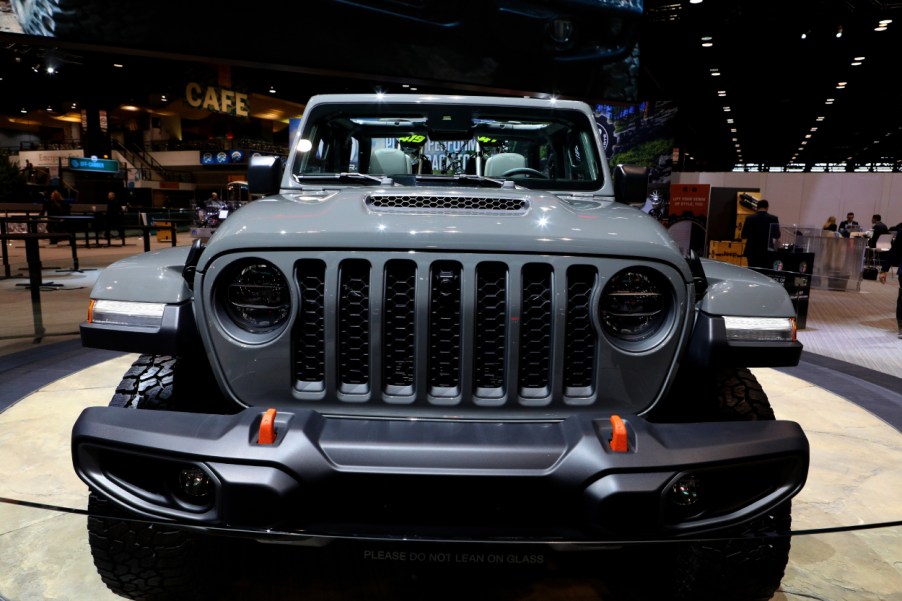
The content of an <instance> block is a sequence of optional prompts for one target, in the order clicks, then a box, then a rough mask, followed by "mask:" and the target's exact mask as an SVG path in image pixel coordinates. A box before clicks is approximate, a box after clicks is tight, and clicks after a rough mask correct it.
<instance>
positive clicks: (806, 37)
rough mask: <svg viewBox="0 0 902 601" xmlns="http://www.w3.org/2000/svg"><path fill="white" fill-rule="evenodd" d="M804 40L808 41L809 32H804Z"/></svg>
mask: <svg viewBox="0 0 902 601" xmlns="http://www.w3.org/2000/svg"><path fill="white" fill-rule="evenodd" d="M802 39H803V40H806V39H808V32H807V31H805V32H802Z"/></svg>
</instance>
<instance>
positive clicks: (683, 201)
mask: <svg viewBox="0 0 902 601" xmlns="http://www.w3.org/2000/svg"><path fill="white" fill-rule="evenodd" d="M710 193H711V185H710V184H673V185H671V186H670V207H669V213H670V214H669V216H668V218H667V222H666V225H667V228H668V230H669V231H670V236H671V237H672V238H673V239H674V240H675V241H676V243H677V245H679V247H680V249H681V250H682V251H683V254H688V253H689V251H690V250H694V251H695V252H696V254H698V255H699V256H702V255H704V253H705V246H706V245H707V241H706V237H707V229H708V197H709V195H710Z"/></svg>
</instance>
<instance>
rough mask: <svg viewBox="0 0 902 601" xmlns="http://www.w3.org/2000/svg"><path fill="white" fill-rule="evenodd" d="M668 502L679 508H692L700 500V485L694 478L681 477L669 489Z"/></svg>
mask: <svg viewBox="0 0 902 601" xmlns="http://www.w3.org/2000/svg"><path fill="white" fill-rule="evenodd" d="M670 492H671V493H672V494H671V495H670V500H671V502H672V503H673V504H674V505H679V506H680V507H692V506H694V505H696V504H697V503H698V502H699V501H700V500H701V495H702V485H701V482H700V481H699V480H698V478H696V477H695V476H683V477H682V478H680V479H679V480H677V481H676V484H674V485H673V486H672V487H671V488H670Z"/></svg>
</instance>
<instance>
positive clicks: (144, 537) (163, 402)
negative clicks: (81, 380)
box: [88, 355, 221, 601]
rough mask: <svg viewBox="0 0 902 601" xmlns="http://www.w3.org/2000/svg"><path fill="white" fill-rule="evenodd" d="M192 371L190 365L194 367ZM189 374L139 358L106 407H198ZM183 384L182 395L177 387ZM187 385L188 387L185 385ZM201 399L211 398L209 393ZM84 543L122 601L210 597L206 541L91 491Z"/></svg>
mask: <svg viewBox="0 0 902 601" xmlns="http://www.w3.org/2000/svg"><path fill="white" fill-rule="evenodd" d="M195 368H196V366H195ZM194 376H195V378H192V374H190V373H186V374H184V375H183V374H182V373H180V366H179V360H177V359H176V358H175V357H169V356H164V355H141V356H140V357H139V358H138V359H137V360H136V361H135V362H134V363H133V364H132V367H131V368H130V369H129V370H128V371H127V372H126V373H125V375H124V376H123V378H122V381H121V382H120V383H119V386H118V387H117V388H116V393H115V395H114V396H113V398H112V400H111V401H110V407H121V408H124V409H143V410H163V409H169V410H189V409H192V408H195V407H197V406H199V405H200V404H202V403H199V402H197V401H196V394H192V393H190V392H189V393H187V394H186V393H185V391H191V390H192V389H193V388H196V387H197V385H196V381H197V379H200V380H204V379H206V378H204V377H203V376H201V377H200V378H198V377H197V374H194ZM181 380H185V386H184V388H185V391H183V390H182V386H181V384H179V393H178V394H176V393H175V387H174V383H175V382H176V381H181ZM191 380H193V381H194V382H195V385H194V386H192V385H191V384H190V383H189V381H191ZM207 394H208V395H210V394H212V395H213V396H214V397H215V396H217V395H216V393H211V392H210V391H209V389H208V390H207ZM88 544H89V546H90V548H91V555H92V557H93V559H94V565H95V567H96V568H97V572H98V573H99V574H100V577H101V579H102V580H103V582H104V584H106V585H107V587H108V588H109V589H110V590H111V591H113V592H114V593H116V594H117V595H120V596H122V597H125V598H127V599H135V600H140V601H163V600H174V599H191V600H193V601H195V600H201V599H208V598H214V597H213V595H214V593H215V592H216V591H217V588H216V586H215V582H213V580H214V579H213V578H212V574H214V573H215V572H214V570H215V569H216V567H217V566H216V563H215V562H213V560H212V557H213V553H214V550H216V549H218V550H220V551H221V546H220V545H221V541H219V543H218V544H217V545H215V546H214V545H212V544H211V543H210V541H209V539H208V537H205V536H203V535H202V534H199V533H197V532H194V531H191V530H187V529H182V528H177V527H173V526H170V525H168V524H160V523H152V522H150V521H146V520H143V519H139V518H136V517H134V516H130V515H129V514H128V513H126V512H125V511H123V510H122V509H120V508H118V507H117V506H116V505H115V504H114V503H112V502H111V501H109V500H108V499H106V498H105V497H103V496H101V495H100V494H98V493H96V492H94V491H91V493H90V496H89V498H88Z"/></svg>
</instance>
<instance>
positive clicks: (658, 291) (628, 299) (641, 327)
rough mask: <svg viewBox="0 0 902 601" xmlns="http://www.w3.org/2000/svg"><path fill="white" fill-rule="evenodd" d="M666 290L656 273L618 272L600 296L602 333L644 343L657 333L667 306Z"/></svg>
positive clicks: (667, 288) (668, 303)
mask: <svg viewBox="0 0 902 601" xmlns="http://www.w3.org/2000/svg"><path fill="white" fill-rule="evenodd" d="M670 298H671V295H670V292H669V287H668V286H667V284H666V282H664V281H663V278H662V277H660V276H658V275H657V274H654V273H651V272H646V271H640V270H626V271H621V272H620V273H618V274H617V275H615V276H614V277H612V278H611V279H610V281H608V283H607V284H606V285H605V287H604V290H603V291H602V293H601V300H600V302H599V310H598V313H599V318H600V320H601V324H602V327H603V328H604V331H605V332H606V333H607V334H608V335H609V336H612V337H614V338H618V339H620V340H623V341H626V342H638V341H641V340H645V339H647V338H649V337H651V336H652V335H654V334H655V333H656V332H657V331H658V330H660V328H661V326H662V324H664V322H665V320H666V318H667V313H668V309H669V307H670Z"/></svg>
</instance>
